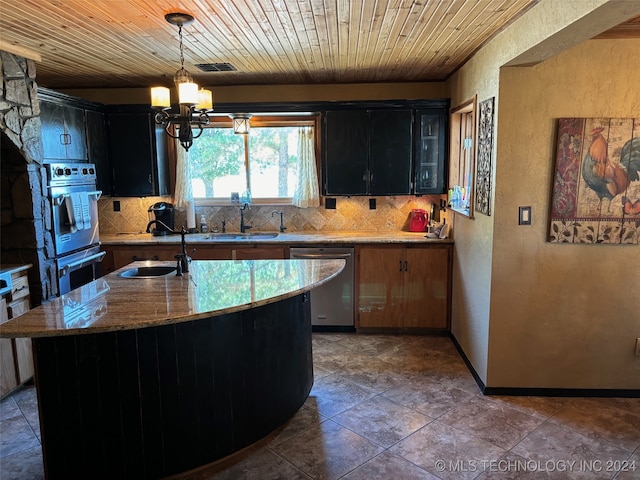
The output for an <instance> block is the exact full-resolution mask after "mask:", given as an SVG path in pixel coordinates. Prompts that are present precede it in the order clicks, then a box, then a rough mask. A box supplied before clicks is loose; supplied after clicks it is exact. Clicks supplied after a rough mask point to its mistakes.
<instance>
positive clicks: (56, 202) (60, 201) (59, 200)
mask: <svg viewBox="0 0 640 480" xmlns="http://www.w3.org/2000/svg"><path fill="white" fill-rule="evenodd" d="M68 196H69V194H68V193H63V194H62V195H58V196H57V197H53V205H54V206H56V207H59V206H60V205H62V204H63V203H64V199H65V198H67V197H68ZM87 196H89V197H96V202H97V201H98V200H100V197H102V190H94V191H93V192H87Z"/></svg>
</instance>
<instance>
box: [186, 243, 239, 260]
mask: <svg viewBox="0 0 640 480" xmlns="http://www.w3.org/2000/svg"><path fill="white" fill-rule="evenodd" d="M187 247H188V248H187V253H188V254H189V256H190V257H191V258H192V259H193V260H231V258H232V256H233V255H232V252H231V247H230V246H222V245H220V246H218V245H195V246H191V247H189V245H188V244H187Z"/></svg>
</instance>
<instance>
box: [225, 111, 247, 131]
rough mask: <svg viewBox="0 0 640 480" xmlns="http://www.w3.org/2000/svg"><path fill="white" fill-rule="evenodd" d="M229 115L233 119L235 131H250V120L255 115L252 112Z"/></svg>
mask: <svg viewBox="0 0 640 480" xmlns="http://www.w3.org/2000/svg"><path fill="white" fill-rule="evenodd" d="M229 116H230V117H231V118H232V120H233V133H236V134H239V135H240V134H247V133H249V128H250V127H251V124H250V123H249V120H250V119H251V117H252V116H253V115H251V114H250V113H234V114H231V115H229Z"/></svg>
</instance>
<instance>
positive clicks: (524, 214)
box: [518, 207, 531, 225]
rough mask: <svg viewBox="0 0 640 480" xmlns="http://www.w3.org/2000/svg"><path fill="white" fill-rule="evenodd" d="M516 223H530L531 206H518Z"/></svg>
mask: <svg viewBox="0 0 640 480" xmlns="http://www.w3.org/2000/svg"><path fill="white" fill-rule="evenodd" d="M518 225H531V207H518Z"/></svg>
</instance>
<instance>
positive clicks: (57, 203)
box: [53, 193, 69, 207]
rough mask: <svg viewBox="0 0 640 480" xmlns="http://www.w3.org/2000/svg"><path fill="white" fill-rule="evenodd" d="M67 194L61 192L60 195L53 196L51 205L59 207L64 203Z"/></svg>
mask: <svg viewBox="0 0 640 480" xmlns="http://www.w3.org/2000/svg"><path fill="white" fill-rule="evenodd" d="M68 196H69V194H67V193H63V194H62V195H58V196H57V197H53V206H54V207H59V206H60V205H62V204H63V203H64V199H65V198H67V197H68Z"/></svg>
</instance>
